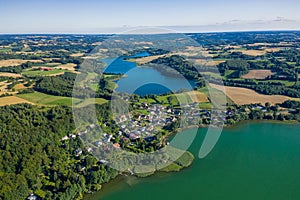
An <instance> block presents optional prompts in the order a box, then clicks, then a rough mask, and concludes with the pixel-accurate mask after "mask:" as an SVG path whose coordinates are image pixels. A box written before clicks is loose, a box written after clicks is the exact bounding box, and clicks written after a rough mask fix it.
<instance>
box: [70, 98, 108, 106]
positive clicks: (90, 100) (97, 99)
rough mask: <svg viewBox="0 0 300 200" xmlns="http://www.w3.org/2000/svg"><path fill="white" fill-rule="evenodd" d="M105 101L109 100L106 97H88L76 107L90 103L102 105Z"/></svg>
mask: <svg viewBox="0 0 300 200" xmlns="http://www.w3.org/2000/svg"><path fill="white" fill-rule="evenodd" d="M104 103H107V100H106V99H102V98H95V99H92V98H91V99H86V100H84V101H83V102H79V103H78V104H77V105H76V107H79V108H82V107H85V106H88V105H91V104H98V105H101V104H104Z"/></svg>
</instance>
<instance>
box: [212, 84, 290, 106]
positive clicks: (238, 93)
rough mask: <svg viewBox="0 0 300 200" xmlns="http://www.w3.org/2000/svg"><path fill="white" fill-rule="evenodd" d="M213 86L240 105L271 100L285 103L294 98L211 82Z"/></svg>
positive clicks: (273, 102)
mask: <svg viewBox="0 0 300 200" xmlns="http://www.w3.org/2000/svg"><path fill="white" fill-rule="evenodd" d="M210 86H211V87H212V88H215V89H217V90H220V91H222V92H224V93H225V94H226V96H228V97H229V98H230V99H231V100H232V101H233V102H234V103H236V104H238V105H243V104H252V103H261V104H265V103H266V102H269V103H270V104H272V105H274V104H277V103H283V102H284V101H286V100H289V99H293V98H290V97H287V96H283V95H264V94H258V93H257V92H255V91H254V90H250V89H246V88H241V87H228V86H220V85H216V84H210Z"/></svg>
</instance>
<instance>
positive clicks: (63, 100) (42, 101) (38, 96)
mask: <svg viewBox="0 0 300 200" xmlns="http://www.w3.org/2000/svg"><path fill="white" fill-rule="evenodd" d="M17 96H18V97H20V98H22V99H25V100H27V101H30V102H32V103H34V104H39V105H49V106H55V105H65V106H72V98H71V97H61V96H54V95H49V94H44V93H41V92H34V93H28V94H19V95H17ZM77 101H78V102H79V100H77Z"/></svg>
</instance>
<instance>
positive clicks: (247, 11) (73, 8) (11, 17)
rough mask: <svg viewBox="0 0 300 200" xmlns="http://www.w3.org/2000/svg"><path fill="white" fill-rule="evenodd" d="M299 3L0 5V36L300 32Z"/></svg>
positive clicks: (182, 0) (217, 0) (38, 0)
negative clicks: (160, 30) (153, 30)
mask: <svg viewBox="0 0 300 200" xmlns="http://www.w3.org/2000/svg"><path fill="white" fill-rule="evenodd" d="M299 8H300V1H299V0H247V1H245V0H226V1H225V0H206V1H202V0H147V1H146V0H106V1H104V0H69V1H67V0H51V1H50V0H0V33H118V32H122V31H126V30H130V29H133V28H137V27H165V28H170V29H174V30H175V31H179V32H212V31H244V30H247V31H250V30H300V14H299V11H298V10H299Z"/></svg>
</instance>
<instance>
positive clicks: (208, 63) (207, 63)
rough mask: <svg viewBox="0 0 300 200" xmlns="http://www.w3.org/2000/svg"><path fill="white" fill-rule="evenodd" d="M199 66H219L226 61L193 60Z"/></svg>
mask: <svg viewBox="0 0 300 200" xmlns="http://www.w3.org/2000/svg"><path fill="white" fill-rule="evenodd" d="M191 61H193V62H195V64H197V65H204V66H208V67H213V66H217V65H218V64H221V63H224V62H226V61H225V60H206V59H193V60H192V59H191Z"/></svg>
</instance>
